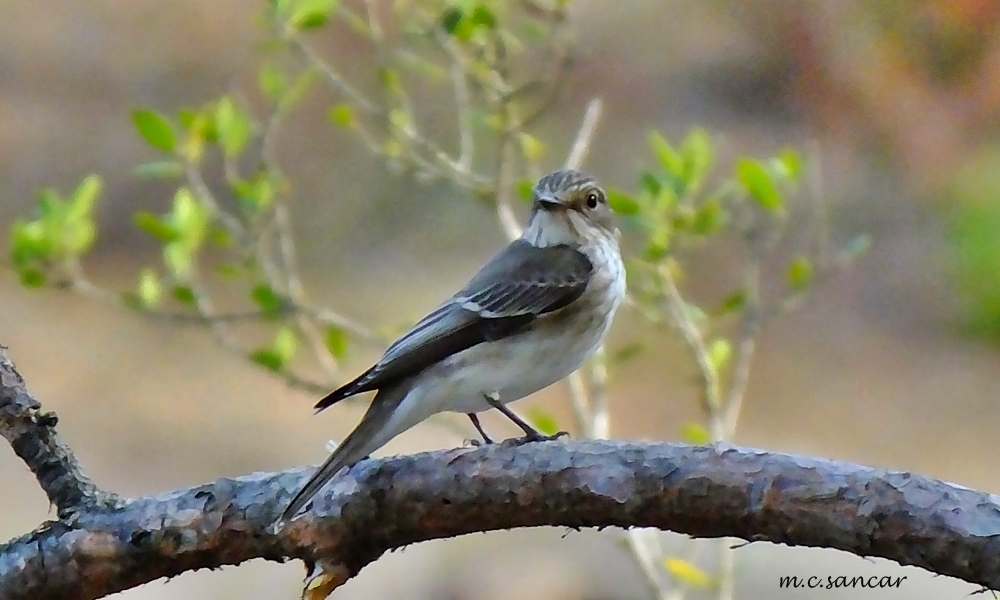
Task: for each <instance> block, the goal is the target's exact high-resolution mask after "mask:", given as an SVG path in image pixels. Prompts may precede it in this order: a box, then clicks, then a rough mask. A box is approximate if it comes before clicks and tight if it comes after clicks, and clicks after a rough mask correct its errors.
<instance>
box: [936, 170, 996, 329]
mask: <svg viewBox="0 0 1000 600" xmlns="http://www.w3.org/2000/svg"><path fill="white" fill-rule="evenodd" d="M950 195H951V197H952V200H953V202H954V206H953V208H952V209H951V211H950V215H951V222H950V226H949V236H948V237H949V240H950V242H951V244H952V247H953V249H954V261H953V264H954V271H955V276H956V278H957V282H958V291H959V294H960V298H961V300H962V303H963V310H964V319H965V324H966V326H967V329H968V331H969V332H970V333H972V334H973V335H975V336H978V337H984V338H988V339H991V340H993V341H995V342H1000V153H993V154H991V155H989V156H987V157H986V158H984V159H982V160H980V161H978V162H977V163H975V164H971V165H968V166H967V167H966V168H965V169H964V170H963V171H962V172H960V173H959V174H958V175H957V176H956V178H955V183H954V184H953V185H952V186H951V189H950Z"/></svg>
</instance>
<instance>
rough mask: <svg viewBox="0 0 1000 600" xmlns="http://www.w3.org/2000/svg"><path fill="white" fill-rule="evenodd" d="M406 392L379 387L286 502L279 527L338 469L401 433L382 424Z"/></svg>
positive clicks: (357, 459) (289, 519)
mask: <svg viewBox="0 0 1000 600" xmlns="http://www.w3.org/2000/svg"><path fill="white" fill-rule="evenodd" d="M408 391H409V389H408V387H407V386H400V387H396V388H388V389H383V390H379V392H378V394H376V395H375V398H374V399H373V400H372V403H371V406H369V407H368V411H367V412H366V413H365V416H364V417H362V419H361V423H359V424H358V426H357V427H356V428H355V429H354V431H352V432H351V433H350V435H348V436H347V437H346V438H344V441H343V442H342V443H341V444H340V445H339V446H337V448H336V449H335V450H334V451H333V453H332V454H331V455H330V457H329V458H327V459H326V461H325V462H324V463H323V464H322V465H320V467H319V469H317V470H316V472H315V473H313V476H312V477H310V478H309V481H307V482H306V484H305V485H304V486H302V489H301V490H299V492H298V493H297V494H295V497H294V498H292V501H291V502H290V503H289V504H288V508H286V509H285V511H284V512H283V513H281V518H280V519H279V521H278V526H279V527H280V526H281V525H282V524H284V523H287V522H288V521H291V520H292V519H293V518H294V517H295V515H297V514H298V513H299V511H301V510H302V509H303V508H305V506H306V504H308V503H309V501H310V500H312V498H313V496H315V495H316V494H318V493H319V491H320V490H322V489H323V486H325V485H326V484H327V482H329V481H330V480H331V479H333V477H334V476H336V475H337V474H338V473H340V471H341V469H344V468H345V467H346V468H350V467H352V466H354V465H355V464H357V463H358V462H359V461H361V460H362V459H364V458H365V457H366V456H368V455H369V454H371V453H372V452H374V451H375V450H378V449H379V448H381V447H382V446H383V445H385V444H386V443H387V442H388V441H389V440H390V439H392V438H394V437H396V435H397V434H399V433H401V431H387V430H386V427H385V426H386V425H387V424H388V422H389V419H390V418H391V417H392V416H393V413H394V412H395V409H396V408H397V407H398V406H399V404H400V402H402V400H403V399H404V398H405V397H406V394H407V392H408Z"/></svg>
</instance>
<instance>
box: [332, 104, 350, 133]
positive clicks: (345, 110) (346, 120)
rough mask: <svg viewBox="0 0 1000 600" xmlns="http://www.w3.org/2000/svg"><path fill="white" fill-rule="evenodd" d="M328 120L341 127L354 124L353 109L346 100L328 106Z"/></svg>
mask: <svg viewBox="0 0 1000 600" xmlns="http://www.w3.org/2000/svg"><path fill="white" fill-rule="evenodd" d="M329 116H330V120H331V121H333V122H334V123H336V124H337V125H340V126H341V127H352V126H353V125H354V124H355V117H354V109H353V108H351V105H350V104H347V103H346V102H344V103H341V104H335V105H334V106H332V107H330V113H329Z"/></svg>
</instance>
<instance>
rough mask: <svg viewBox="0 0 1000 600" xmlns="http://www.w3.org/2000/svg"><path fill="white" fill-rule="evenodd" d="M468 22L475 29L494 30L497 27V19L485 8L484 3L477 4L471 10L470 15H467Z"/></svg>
mask: <svg viewBox="0 0 1000 600" xmlns="http://www.w3.org/2000/svg"><path fill="white" fill-rule="evenodd" d="M469 21H471V22H472V24H473V25H475V26H477V27H483V28H486V29H494V28H495V27H496V26H497V18H496V16H495V15H494V14H493V11H491V10H490V9H489V8H488V7H487V6H486V3H480V4H477V5H476V7H475V8H473V9H472V14H470V15H469Z"/></svg>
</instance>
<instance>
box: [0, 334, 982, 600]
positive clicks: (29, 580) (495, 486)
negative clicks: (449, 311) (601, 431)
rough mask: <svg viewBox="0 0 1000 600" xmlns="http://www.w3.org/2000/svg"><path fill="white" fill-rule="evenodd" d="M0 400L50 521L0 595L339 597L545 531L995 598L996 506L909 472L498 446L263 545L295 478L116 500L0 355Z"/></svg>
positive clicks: (315, 511) (321, 515) (768, 456)
mask: <svg viewBox="0 0 1000 600" xmlns="http://www.w3.org/2000/svg"><path fill="white" fill-rule="evenodd" d="M0 387H2V390H0V433H2V434H3V435H4V437H7V438H8V439H10V440H11V441H12V443H13V444H14V445H15V449H17V452H18V455H19V456H21V457H22V459H24V460H25V462H26V463H28V465H29V467H31V469H32V471H33V472H35V473H36V475H37V476H38V478H39V482H40V483H41V484H42V486H43V487H44V488H45V490H46V492H47V493H48V494H49V497H50V498H51V499H52V500H53V502H54V503H55V504H56V505H57V506H58V508H59V515H60V520H58V521H55V522H49V523H44V524H43V525H42V526H41V527H39V528H38V529H37V530H35V531H33V532H31V533H29V534H26V535H24V536H22V537H20V538H17V539H15V540H12V541H10V542H8V543H7V544H4V545H2V546H0V597H2V598H4V599H10V600H17V599H21V598H25V599H27V598H31V599H37V600H43V599H49V598H52V599H55V598H67V597H73V598H99V597H101V596H104V595H107V594H110V593H113V592H117V591H120V590H124V589H128V588H131V587H135V586H137V585H140V584H142V583H145V582H148V581H152V580H154V579H158V578H160V577H169V576H173V575H177V574H179V573H182V572H185V571H188V570H192V569H199V568H205V567H208V568H215V567H220V566H223V565H235V564H239V563H241V562H243V561H245V560H249V559H252V558H265V559H268V560H275V561H284V560H288V559H302V560H304V561H306V563H307V564H309V565H310V566H312V565H315V564H317V563H318V564H320V565H321V566H322V567H323V569H324V570H325V571H326V572H327V573H328V574H331V575H332V576H333V581H334V584H335V585H336V584H339V583H342V582H343V581H346V580H347V579H348V578H350V577H352V576H353V575H355V574H356V573H357V572H358V571H360V570H361V569H362V568H363V567H364V566H365V565H367V564H369V563H371V562H372V561H374V560H376V559H377V558H378V557H379V556H380V555H381V554H382V553H384V552H385V551H386V550H391V549H394V548H399V547H402V546H405V545H407V544H412V543H414V542H420V541H423V540H429V539H436V538H446V537H453V536H456V535H461V534H465V533H471V532H478V531H490V530H496V529H510V528H514V527H534V526H542V525H555V526H564V527H573V528H579V527H599V528H600V527H612V526H613V527H656V528H660V529H669V530H672V531H677V532H681V533H687V534H690V535H693V536H698V537H719V536H730V537H736V538H742V539H745V540H750V541H770V542H775V543H783V544H789V545H802V546H820V547H827V548H838V549H841V550H846V551H848V552H853V553H855V554H858V555H861V556H882V557H885V558H890V559H893V560H895V561H897V562H899V563H901V564H905V565H916V566H920V567H924V568H926V569H928V570H931V571H933V572H936V573H940V574H944V575H951V576H954V577H958V578H961V579H964V580H966V581H970V582H974V583H978V584H981V585H983V586H984V587H986V588H991V589H1000V498H998V497H996V496H992V495H989V494H985V493H981V492H976V491H974V490H970V489H966V488H961V487H958V486H955V485H951V484H948V483H944V482H941V481H935V480H932V479H928V478H925V477H921V476H919V475H914V474H910V473H898V472H890V471H885V470H880V469H872V468H867V467H862V466H859V465H852V464H847V463H839V462H833V461H827V460H822V459H816V458H807V457H801V456H792V455H787V454H778V453H770V452H763V451H758V450H751V449H743V448H734V447H727V448H717V447H692V446H684V445H675V444H653V443H625V442H614V441H573V442H545V443H537V444H528V445H523V446H516V445H514V444H510V443H504V444H496V445H492V446H487V447H483V448H478V449H472V448H462V449H457V450H451V451H442V452H430V453H423V454H417V455H413V456H402V457H396V458H391V459H385V460H368V461H364V462H362V463H360V464H358V465H357V466H356V467H355V468H354V469H352V471H351V472H350V473H349V474H347V475H345V476H342V477H340V478H338V479H336V480H335V481H333V482H331V484H330V485H329V486H327V488H326V490H325V493H324V494H322V495H321V496H320V497H318V498H317V499H316V501H315V502H314V503H313V507H312V509H311V510H309V511H307V512H306V513H305V514H304V515H303V516H302V517H300V518H299V519H297V520H295V521H293V522H292V523H290V524H288V525H287V526H286V527H285V528H284V529H283V530H282V531H279V532H275V531H273V530H272V528H271V524H272V522H273V521H274V520H275V519H276V518H277V517H278V515H279V514H280V513H281V510H282V508H283V507H284V505H285V503H286V502H288V500H289V499H290V498H291V496H292V495H293V494H294V492H295V491H296V489H297V488H298V486H299V485H300V484H302V483H303V482H304V479H305V476H306V472H305V470H294V471H287V472H283V473H277V474H271V473H263V474H254V475H249V476H246V477H241V478H237V479H220V480H218V481H216V482H214V483H211V484H206V485H203V486H200V487H196V488H191V489H187V490H180V491H176V492H171V493H168V494H163V495H159V496H152V497H145V498H137V499H134V500H119V499H117V497H115V496H113V495H110V494H106V493H104V492H101V491H100V490H98V489H97V488H96V486H94V485H93V484H92V483H91V482H90V481H88V480H87V479H85V478H84V477H83V476H82V474H81V473H80V470H79V467H78V465H77V464H76V461H75V459H73V456H72V453H71V452H70V451H69V450H68V449H67V448H65V446H62V445H61V444H60V443H59V441H58V438H57V437H56V436H55V434H54V431H53V430H52V426H53V425H54V418H48V417H44V416H43V415H42V414H41V413H40V412H39V407H38V405H37V402H35V401H34V399H33V398H31V397H30V395H29V394H28V393H27V391H26V390H24V386H23V381H21V379H20V377H19V376H16V372H15V371H14V370H13V365H12V364H11V363H10V362H9V361H8V360H7V359H6V357H3V356H2V353H0ZM25 436H29V437H31V436H35V437H37V438H38V439H37V440H30V439H25ZM18 448H20V449H18Z"/></svg>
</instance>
